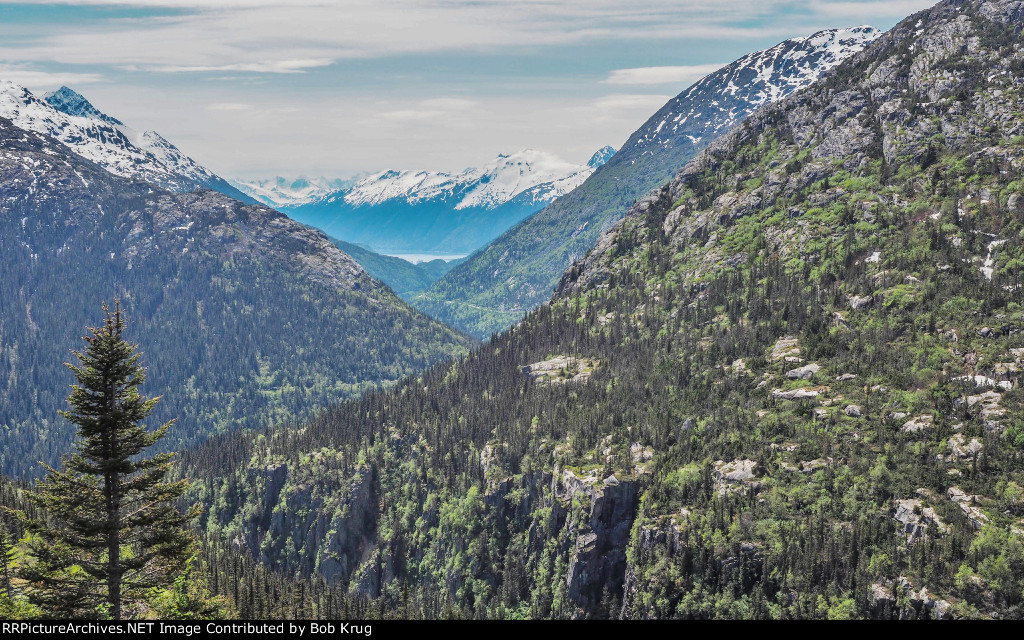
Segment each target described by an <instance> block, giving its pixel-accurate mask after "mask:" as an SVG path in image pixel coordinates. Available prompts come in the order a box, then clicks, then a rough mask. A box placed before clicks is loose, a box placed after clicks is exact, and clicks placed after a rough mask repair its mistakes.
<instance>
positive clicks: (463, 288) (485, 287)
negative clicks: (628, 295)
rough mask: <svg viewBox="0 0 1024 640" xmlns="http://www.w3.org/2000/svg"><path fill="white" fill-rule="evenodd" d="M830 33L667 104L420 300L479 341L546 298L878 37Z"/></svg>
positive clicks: (744, 65) (745, 63) (871, 32)
mask: <svg viewBox="0 0 1024 640" xmlns="http://www.w3.org/2000/svg"><path fill="white" fill-rule="evenodd" d="M878 35H879V32H878V31H877V30H876V29H873V28H872V27H855V28H852V29H830V30H827V31H821V32H818V33H815V34H813V35H810V36H807V37H805V38H794V39H791V40H786V41H785V42H782V43H780V44H778V45H776V46H774V47H772V48H770V49H766V50H764V51H759V52H756V53H752V54H750V55H747V56H744V57H743V58H740V59H739V60H737V61H735V62H733V63H732V64H729V65H726V66H725V67H723V68H722V69H720V70H718V71H716V72H714V73H712V74H710V75H708V76H707V77H705V78H704V79H702V80H700V81H699V82H697V83H696V84H694V85H693V86H691V87H690V88H688V89H687V90H686V91H683V92H682V93H680V94H679V95H678V96H676V97H675V98H673V99H672V100H670V101H669V102H668V103H667V104H666V105H665V106H664V107H662V108H661V109H660V110H659V111H658V112H657V113H656V114H654V115H653V116H651V118H650V119H648V121H647V122H646V123H645V124H644V125H643V126H642V127H640V128H639V129H638V130H637V131H636V132H634V133H633V135H631V136H630V137H629V140H627V141H626V143H625V144H624V145H623V146H622V148H621V149H620V150H619V151H618V152H617V153H616V154H615V156H614V157H612V158H611V159H610V160H609V161H608V163H607V164H605V165H604V166H603V167H601V169H600V170H598V171H596V172H595V173H594V174H593V175H592V176H590V177H589V178H588V179H587V181H586V182H584V183H583V184H582V185H581V186H579V187H577V188H576V189H575V190H574V191H572V192H571V193H570V194H569V195H567V196H564V197H562V198H559V199H558V200H556V201H555V202H554V203H553V204H551V205H550V206H549V207H547V208H546V209H545V210H543V211H542V212H540V213H538V214H537V215H536V216H533V217H532V218H530V219H529V220H527V221H524V222H523V223H522V224H520V225H517V226H516V227H515V228H513V229H510V230H509V231H508V232H507V233H505V234H503V235H502V236H501V237H499V238H498V239H496V240H495V241H494V242H492V243H491V244H490V245H488V246H487V247H486V248H485V249H483V250H482V251H481V252H480V253H479V254H477V255H475V256H473V257H472V258H471V259H469V260H467V261H466V263H465V264H463V265H461V266H460V267H458V268H457V269H453V270H452V271H451V272H450V273H449V274H448V275H447V276H445V277H444V278H442V279H441V280H439V281H438V282H437V283H435V284H434V285H433V286H432V287H431V289H430V290H429V291H428V292H427V293H426V294H424V295H423V296H421V297H420V298H418V299H416V300H415V301H414V304H415V305H416V306H417V307H419V308H420V309H423V310H425V311H427V312H428V313H430V314H431V315H434V316H435V317H437V318H441V319H443V320H444V321H445V322H447V323H449V324H452V325H453V326H456V327H459V328H461V329H463V330H464V331H468V332H470V333H472V334H474V335H476V336H477V337H480V338H483V337H486V336H489V335H490V334H491V333H492V332H494V331H500V330H502V329H505V328H507V327H508V326H510V325H511V324H513V323H514V322H516V321H518V320H519V318H521V317H522V316H523V314H524V313H525V312H526V311H528V310H530V309H532V308H534V307H536V306H537V305H539V304H541V303H542V302H544V301H545V300H547V298H548V296H550V295H551V291H552V289H553V288H554V286H555V283H556V282H557V281H558V277H559V276H560V275H561V273H562V272H563V271H564V270H565V269H566V268H567V267H568V266H569V265H570V264H572V262H573V261H575V260H578V259H579V258H581V257H583V255H584V254H585V253H586V252H587V251H588V250H589V249H590V248H591V247H592V246H594V242H596V241H597V238H598V236H599V235H600V234H601V232H603V231H605V230H607V229H608V227H610V226H611V225H612V224H613V223H614V222H615V221H616V220H618V219H619V218H621V217H622V212H623V211H624V210H625V209H626V208H627V207H628V206H629V205H630V204H632V203H633V201H634V200H636V199H637V198H639V197H642V196H643V195H644V194H646V193H647V192H648V191H649V190H650V189H652V188H654V187H656V186H657V185H660V184H662V183H664V182H665V181H666V180H668V179H669V178H670V177H671V176H672V175H673V174H674V173H675V172H676V171H678V170H679V168H680V167H682V166H683V165H684V164H686V162H687V161H688V160H690V159H691V158H693V156H694V155H696V153H697V152H699V151H700V150H701V149H703V148H704V147H706V146H707V145H708V144H709V143H710V142H711V141H712V140H714V139H715V138H717V137H718V136H720V135H722V134H723V133H725V132H726V131H728V130H729V129H731V128H732V127H734V126H735V125H736V124H737V123H738V122H741V121H742V120H743V119H744V118H746V117H747V116H748V115H749V114H750V113H752V112H753V111H755V110H756V109H758V108H760V107H761V106H763V105H765V104H767V103H769V102H772V101H775V100H779V99H780V98H782V97H784V96H786V95H788V94H790V93H792V92H793V91H795V90H797V89H800V88H802V87H806V86H808V85H809V84H811V83H812V82H814V81H816V80H817V79H818V78H819V77H821V76H822V75H823V74H825V73H827V72H828V71H829V70H830V69H832V68H833V67H835V66H836V65H837V64H839V63H840V62H842V61H843V60H845V59H846V58H848V57H849V56H851V55H853V54H854V53H856V52H858V51H860V50H861V49H863V48H864V46H865V45H867V44H868V43H870V42H872V41H873V40H874V39H875V38H877V37H878Z"/></svg>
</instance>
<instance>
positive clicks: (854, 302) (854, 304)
mask: <svg viewBox="0 0 1024 640" xmlns="http://www.w3.org/2000/svg"><path fill="white" fill-rule="evenodd" d="M874 301H875V299H874V298H873V297H872V296H852V297H851V298H850V308H851V309H853V310H854V311H856V310H858V309H863V308H864V307H867V306H868V305H870V304H871V303H872V302H874Z"/></svg>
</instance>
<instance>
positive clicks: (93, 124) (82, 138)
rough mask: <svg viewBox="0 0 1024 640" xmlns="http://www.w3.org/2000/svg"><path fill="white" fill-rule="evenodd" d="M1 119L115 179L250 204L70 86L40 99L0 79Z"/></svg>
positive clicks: (167, 144)
mask: <svg viewBox="0 0 1024 640" xmlns="http://www.w3.org/2000/svg"><path fill="white" fill-rule="evenodd" d="M0 116H2V117H5V118H8V119H10V120H11V121H12V122H13V123H14V124H15V126H17V127H19V128H21V129H27V130H29V131H35V132H36V133H40V134H43V135H45V136H49V137H51V138H55V139H56V140H58V141H59V142H60V143H61V144H63V145H64V146H66V147H68V148H70V149H71V150H72V151H74V152H75V153H77V154H78V155H80V156H82V157H83V158H85V159H87V160H91V161H92V162H95V163H96V164H98V165H99V166H101V167H103V168H104V169H106V170H107V171H109V172H110V173H113V174H115V175H118V176H122V177H125V178H133V179H136V180H142V181H144V182H149V183H152V184H155V185H157V186H160V187H163V188H165V189H169V190H171V191H175V192H178V193H186V192H189V191H195V190H196V189H198V188H207V189H213V190H215V191H220V192H221V193H224V194H226V195H229V196H231V197H233V198H238V199H240V200H243V201H246V202H253V200H252V199H251V198H249V197H248V196H246V195H245V194H244V193H242V192H241V191H239V190H238V189H236V188H234V187H232V186H231V185H229V184H228V183H227V182H226V181H224V180H223V179H222V178H220V177H219V176H217V175H215V174H214V173H213V172H212V171H210V170H209V169H207V168H206V167H203V166H202V165H200V164H199V163H197V162H195V161H194V160H192V159H191V158H189V157H188V156H186V155H185V154H184V153H182V152H181V150H180V149H178V148H177V147H176V146H174V145H173V144H171V143H170V142H169V141H167V140H166V139H165V138H164V137H163V136H161V135H160V134H158V133H157V132H155V131H145V132H142V133H139V132H138V131H136V130H135V129H133V128H131V127H129V126H127V125H125V124H124V123H122V122H121V121H120V120H118V119H117V118H114V117H112V116H109V115H107V114H105V113H103V112H101V111H100V110H99V109H97V108H96V107H95V106H93V104H92V103H91V102H89V101H88V100H86V99H85V97H83V96H82V95H81V94H79V93H77V92H75V91H74V90H72V89H69V88H68V87H61V88H60V89H58V90H57V91H54V92H52V93H48V94H46V95H45V96H43V97H42V98H40V97H39V96H37V95H35V94H34V93H32V92H31V91H29V90H28V89H26V88H25V87H22V86H20V85H18V84H15V83H14V82H10V81H6V80H0Z"/></svg>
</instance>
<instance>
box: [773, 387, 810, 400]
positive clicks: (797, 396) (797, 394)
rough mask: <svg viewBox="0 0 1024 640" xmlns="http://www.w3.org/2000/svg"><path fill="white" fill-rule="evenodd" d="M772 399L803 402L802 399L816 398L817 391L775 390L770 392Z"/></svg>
mask: <svg viewBox="0 0 1024 640" xmlns="http://www.w3.org/2000/svg"><path fill="white" fill-rule="evenodd" d="M772 397H773V398H775V399H776V400H803V399H804V398H817V397H818V390H817V389H791V390H789V391H783V390H782V389H775V390H773V391H772Z"/></svg>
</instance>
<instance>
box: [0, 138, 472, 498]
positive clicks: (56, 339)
mask: <svg viewBox="0 0 1024 640" xmlns="http://www.w3.org/2000/svg"><path fill="white" fill-rule="evenodd" d="M0 142H2V145H3V147H4V149H5V151H6V152H7V153H6V156H5V157H4V158H3V159H0V194H2V203H3V204H2V205H0V219H2V221H3V225H2V227H0V252H2V253H3V255H4V264H5V276H4V278H2V279H0V430H2V433H3V438H4V447H3V450H2V451H0V470H3V472H4V473H8V474H11V475H14V476H17V477H22V478H25V477H30V476H35V475H38V474H39V473H41V472H42V469H41V467H40V466H39V464H38V461H40V460H43V461H46V462H47V463H53V462H55V461H56V459H57V457H58V456H59V455H60V454H61V453H62V452H63V451H66V450H67V449H68V446H69V443H70V439H69V434H68V432H67V430H65V429H63V428H62V425H61V422H60V421H59V419H58V417H57V410H58V409H59V408H60V407H61V406H62V405H63V400H64V397H65V396H66V394H67V389H68V385H69V384H70V383H71V378H70V376H69V374H68V372H67V370H66V369H65V367H64V366H63V364H62V363H63V362H65V361H67V359H68V349H69V348H71V346H72V345H73V344H74V343H75V341H76V340H77V338H78V337H79V335H80V334H81V332H82V330H83V328H84V327H85V326H87V325H88V322H89V321H90V320H91V319H92V316H93V313H94V310H95V309H97V308H98V305H99V303H100V302H102V301H107V302H110V303H112V302H113V300H114V298H120V299H121V301H122V304H123V306H124V308H125V312H126V314H127V316H128V317H129V319H130V320H131V322H132V327H133V329H132V331H133V332H134V335H135V336H136V339H137V340H138V341H139V342H144V343H145V347H144V351H145V359H146V362H147V363H148V364H149V365H150V366H151V367H152V374H151V376H150V384H151V385H152V388H154V389H160V390H161V393H162V394H163V395H164V398H165V400H164V402H162V403H161V405H160V406H159V407H158V408H157V413H156V414H155V415H154V420H156V421H161V422H162V421H165V420H168V419H170V418H172V417H173V418H177V423H176V424H175V426H174V427H173V429H172V432H171V434H169V437H168V438H167V440H166V444H167V446H169V447H172V448H181V447H185V446H191V445H194V444H196V443H198V442H201V441H202V440H203V439H205V438H206V437H207V436H208V435H210V434H213V433H221V432H224V431H227V430H231V429H234V428H238V427H250V428H259V427H264V426H270V425H273V424H279V423H281V422H287V421H290V420H294V421H298V420H300V419H303V418H306V417H309V416H312V415H313V414H315V412H316V411H317V410H318V409H319V408H320V407H322V406H324V405H325V404H328V403H330V402H337V401H340V400H342V399H345V398H350V397H355V396H357V395H359V394H361V393H363V392H364V391H366V390H368V389H371V388H374V387H375V386H377V385H381V384H390V383H393V382H395V381H397V380H398V379H400V378H402V377H403V376H406V375H408V374H410V373H413V372H415V371H419V370H421V369H423V368H424V367H426V366H428V365H430V364H432V363H435V362H438V361H440V360H444V359H446V358H448V357H452V356H455V355H458V354H462V353H465V352H466V350H467V349H468V347H469V346H470V345H471V344H472V340H471V339H469V338H468V337H466V336H464V335H462V334H460V333H458V332H457V331H455V330H453V329H451V328H449V327H446V326H444V325H442V324H440V323H439V322H436V321H433V320H431V319H430V318H427V317H425V316H423V315H422V314H420V313H419V312H417V311H415V310H414V309H412V308H411V307H409V306H408V305H407V304H406V303H404V302H403V301H401V300H400V299H399V298H398V297H397V296H396V295H395V294H394V293H392V292H391V291H390V290H389V289H388V288H387V287H385V286H383V285H382V284H380V283H379V282H377V281H375V280H374V279H372V278H371V277H370V276H368V275H367V274H366V272H365V271H364V270H363V269H362V268H360V267H359V265H358V264H357V263H356V262H355V261H354V260H352V258H351V257H349V256H348V255H346V254H344V253H342V252H341V251H339V250H338V249H337V248H336V247H335V246H334V245H333V244H332V243H331V242H330V241H329V240H328V238H327V237H326V236H324V235H323V234H322V233H320V232H318V231H315V230H312V229H309V228H306V227H303V226H302V225H299V224H298V223H295V222H292V221H290V220H288V219H287V218H286V217H285V216H284V215H283V214H280V213H278V212H276V211H273V210H271V209H268V208H266V207H263V206H251V205H244V204H242V203H240V202H238V201H236V200H232V199H230V198H228V197H227V196H224V195H221V194H219V193H216V192H212V191H200V192H197V193H194V194H171V193H168V192H165V191H160V190H157V189H156V188H155V187H152V186H150V185H148V184H146V183H142V182H131V181H128V180H125V179H122V178H118V177H116V176H113V175H111V174H109V173H107V172H105V171H103V170H102V169H100V168H99V167H97V166H95V165H93V164H91V163H89V162H87V161H85V160H83V159H81V158H79V157H77V156H75V155H73V154H70V153H68V151H67V149H66V148H64V147H62V146H61V145H60V144H59V143H57V142H54V141H51V140H49V139H44V138H41V137H39V136H36V135H35V134H28V133H26V132H25V131H22V130H21V129H18V128H16V127H14V126H12V125H11V124H10V123H9V121H5V120H2V119H0Z"/></svg>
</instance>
